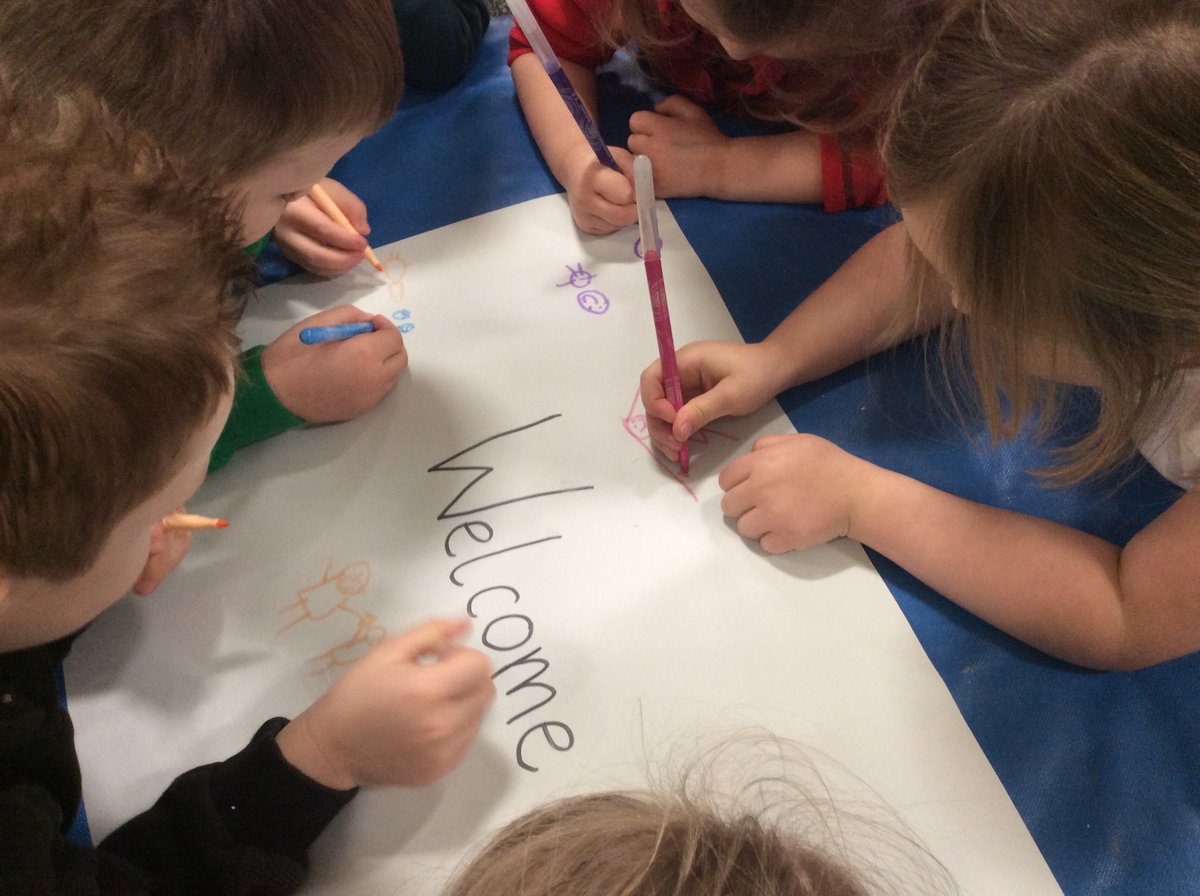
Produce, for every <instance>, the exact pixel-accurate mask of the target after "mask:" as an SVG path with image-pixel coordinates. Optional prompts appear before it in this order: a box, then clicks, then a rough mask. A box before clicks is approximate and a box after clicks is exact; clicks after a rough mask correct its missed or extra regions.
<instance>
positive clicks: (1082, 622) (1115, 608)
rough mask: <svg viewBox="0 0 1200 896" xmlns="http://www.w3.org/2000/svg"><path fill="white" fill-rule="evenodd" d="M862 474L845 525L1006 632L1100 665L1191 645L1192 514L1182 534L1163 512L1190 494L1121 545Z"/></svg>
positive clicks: (1195, 604) (1161, 656) (1132, 664)
mask: <svg viewBox="0 0 1200 896" xmlns="http://www.w3.org/2000/svg"><path fill="white" fill-rule="evenodd" d="M868 479H869V480H870V484H869V485H868V486H866V487H864V488H863V489H862V497H861V501H860V503H859V504H858V506H857V508H856V511H855V512H854V514H853V516H852V519H851V521H850V532H849V534H850V536H851V537H852V538H855V539H856V540H858V541H860V542H862V543H863V544H866V545H868V546H870V547H872V548H874V549H875V550H877V551H879V552H880V553H882V554H884V555H885V556H887V557H888V558H890V559H891V560H893V561H894V562H896V563H898V564H900V565H901V566H903V567H904V568H905V569H906V570H908V571H909V572H911V573H912V574H913V575H915V576H917V577H918V578H919V579H921V580H922V581H924V582H926V583H927V584H928V585H930V586H931V587H933V588H934V589H935V590H937V591H939V592H940V593H941V594H943V595H945V596H946V597H948V598H949V599H950V600H952V601H954V602H955V603H957V604H958V605H959V606H961V607H963V608H964V609H966V610H968V611H970V612H971V613H973V614H975V615H977V616H979V617H980V618H982V619H984V620H986V621H987V622H990V623H991V624H992V625H995V626H996V627H997V628H999V629H1001V630H1002V631H1005V632H1007V633H1008V634H1010V635H1012V636H1013V637H1015V638H1017V639H1019V640H1021V641H1024V642H1026V643H1028V644H1030V645H1032V646H1034V647H1036V648H1038V649H1039V650H1042V651H1045V652H1046V653H1048V654H1051V655H1052V656H1056V657H1059V658H1061V659H1064V660H1067V661H1069V662H1073V663H1077V664H1079V665H1082V666H1089V667H1093V668H1099V669H1130V668H1138V667H1141V666H1146V665H1150V664H1152V663H1156V662H1160V661H1163V660H1167V659H1172V658H1174V657H1177V656H1181V655H1183V654H1186V653H1190V652H1192V651H1194V650H1196V649H1198V648H1200V593H1198V592H1197V584H1196V583H1197V581H1198V579H1197V571H1198V570H1197V564H1196V561H1195V560H1194V559H1190V562H1189V560H1188V559H1186V558H1185V555H1187V554H1191V555H1194V554H1195V552H1196V551H1195V546H1196V545H1197V544H1200V541H1198V540H1197V539H1198V538H1200V523H1198V522H1194V521H1193V522H1192V523H1191V531H1190V533H1187V534H1189V535H1190V536H1191V537H1184V538H1180V537H1179V536H1180V535H1181V534H1183V533H1181V532H1180V531H1179V530H1178V528H1177V527H1176V526H1174V525H1173V521H1172V520H1171V519H1169V518H1168V517H1169V516H1171V515H1174V514H1178V515H1181V516H1182V515H1184V514H1188V515H1190V516H1191V517H1192V518H1193V519H1200V513H1197V510H1198V509H1200V507H1198V505H1200V500H1198V499H1195V498H1190V499H1189V498H1185V499H1184V501H1188V503H1189V504H1190V505H1191V506H1190V507H1187V508H1180V505H1178V504H1177V505H1176V507H1175V508H1172V509H1171V510H1169V511H1168V512H1167V514H1164V516H1163V517H1161V518H1160V520H1159V521H1156V522H1155V523H1154V524H1152V525H1151V527H1148V528H1147V529H1146V530H1144V531H1143V532H1142V533H1140V534H1139V535H1138V536H1137V537H1136V538H1135V539H1134V540H1133V541H1132V542H1131V543H1130V545H1129V546H1128V547H1127V548H1126V549H1125V551H1124V552H1122V550H1121V549H1120V548H1118V547H1116V546H1115V545H1113V544H1110V543H1109V542H1106V541H1103V540H1102V539H1099V538H1096V537H1094V536H1091V535H1088V534H1087V533H1084V532H1081V531H1078V530H1076V529H1071V528H1069V527H1067V526H1063V525H1059V524H1057V523H1052V522H1049V521H1046V520H1042V519H1038V518H1036V517H1031V516H1026V515H1024V514H1019V513H1014V512H1012V511H1007V510H1001V509H997V508H994V507H989V506H986V505H983V504H976V503H974V502H972V501H968V500H965V499H963V498H959V497H955V496H953V495H950V494H948V493H946V492H942V491H939V490H938V489H935V488H932V487H931V486H928V485H925V484H923V483H920V482H917V481H916V480H914V479H910V478H908V477H906V476H902V475H900V474H898V473H893V472H890V471H886V470H879V471H878V472H877V473H874V474H872V475H871V476H870V477H868ZM1180 504H1183V501H1181V502H1180ZM1155 527H1160V528H1164V529H1170V530H1172V536H1171V537H1170V538H1163V537H1162V532H1161V531H1159V532H1156V531H1154V529H1155ZM1172 554H1174V555H1175V556H1172ZM1181 571H1182V572H1181Z"/></svg>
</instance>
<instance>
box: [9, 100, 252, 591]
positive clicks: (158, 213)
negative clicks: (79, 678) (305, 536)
mask: <svg viewBox="0 0 1200 896" xmlns="http://www.w3.org/2000/svg"><path fill="white" fill-rule="evenodd" d="M0 153H2V155H3V158H4V165H3V166H0V572H2V573H3V574H4V575H16V576H32V577H38V578H44V579H51V580H63V579H67V578H70V577H73V576H76V575H79V574H81V573H83V572H84V571H86V570H87V569H88V568H89V567H90V566H91V564H92V563H93V562H94V560H95V558H96V556H97V555H98V553H99V551H100V549H101V547H102V546H103V544H104V542H105V540H106V539H107V538H108V536H109V533H110V532H111V530H112V528H113V527H114V526H115V525H116V524H117V522H119V521H120V520H121V518H122V517H124V516H125V515H126V514H127V513H128V512H129V511H130V510H132V509H133V508H134V507H136V506H137V505H138V504H140V503H141V502H142V501H144V500H145V499H146V498H148V497H149V496H150V495H152V494H154V493H155V492H156V491H157V490H158V489H160V488H161V487H162V486H163V484H165V483H166V482H167V481H168V480H169V479H170V477H171V476H173V475H174V474H175V473H176V472H177V470H178V469H179V466H180V463H181V458H180V453H181V451H183V449H184V448H185V446H186V445H187V444H188V442H189V440H190V439H192V438H193V437H194V435H195V433H196V432H197V431H199V430H200V429H201V428H202V427H203V426H204V425H205V424H206V423H207V422H208V421H209V420H210V419H211V417H212V415H213V413H214V412H215V411H216V408H217V405H218V402H219V401H220V399H221V398H222V397H223V396H224V395H226V394H227V393H228V391H229V390H230V388H231V386H232V377H233V372H234V366H233V365H234V361H235V359H236V357H237V351H238V339H237V336H236V333H235V331H234V324H235V321H236V319H237V317H238V315H239V313H240V311H241V306H242V304H243V303H244V300H245V294H246V293H245V290H246V288H247V284H248V282H249V280H248V278H249V275H250V263H249V260H248V259H247V258H246V256H245V255H244V254H242V253H241V251H240V250H239V248H238V245H237V242H236V240H235V239H234V234H235V233H236V229H237V225H236V221H235V220H234V218H233V216H232V213H231V210H230V209H229V208H227V207H226V206H225V205H223V204H222V203H221V202H220V201H218V200H217V199H215V198H213V197H214V190H213V188H212V185H211V184H190V183H187V182H184V181H183V180H181V178H180V177H179V176H178V175H177V174H176V173H175V171H174V170H173V169H172V168H171V167H170V165H168V164H166V163H164V162H163V161H162V158H161V157H160V155H159V154H158V153H157V152H156V151H155V149H154V148H153V146H152V145H151V144H150V143H149V142H148V141H146V140H142V139H139V138H137V137H131V136H128V135H126V134H124V133H123V131H122V129H121V128H120V127H118V125H117V122H116V121H115V120H114V119H113V118H112V116H110V115H108V114H106V113H105V112H104V110H103V109H102V108H101V106H100V105H99V104H98V103H96V102H95V101H94V100H93V99H92V98H90V97H87V96H85V95H81V94H76V95H64V96H60V97H58V98H56V100H55V101H54V102H53V103H50V104H45V103H41V102H39V103H36V104H33V105H32V106H31V107H27V108H21V107H19V106H18V105H17V104H14V103H13V102H12V101H11V97H7V96H6V97H5V98H4V99H3V100H0Z"/></svg>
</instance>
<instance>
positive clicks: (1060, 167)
mask: <svg viewBox="0 0 1200 896" xmlns="http://www.w3.org/2000/svg"><path fill="white" fill-rule="evenodd" d="M1198 98H1200V4H1197V3H1196V2H1186V3H1179V2H1171V0H1094V2H1089V3H1081V4H1046V3H1039V2H1035V0H989V2H987V3H983V2H981V0H972V2H970V3H968V4H967V5H966V7H965V8H964V9H963V10H962V11H961V13H960V14H959V15H957V16H956V17H955V18H954V19H953V21H952V22H951V23H950V24H948V25H947V27H946V29H945V31H944V33H942V34H941V36H940V38H939V39H938V41H937V43H936V44H935V46H934V48H933V49H932V50H931V52H930V53H929V55H928V57H927V58H926V59H924V60H923V62H922V63H921V64H920V65H919V67H918V68H917V71H916V74H915V76H914V78H913V79H912V81H911V83H910V84H909V85H908V86H907V88H906V89H905V90H904V92H903V94H902V95H901V97H900V99H899V102H898V105H897V109H896V113H895V121H894V123H893V124H892V125H891V127H890V129H889V131H888V133H887V139H886V142H885V144H884V153H883V156H884V160H885V162H886V163H887V166H888V170H889V178H890V183H891V188H892V191H893V196H894V198H895V199H896V200H897V201H898V203H899V205H900V206H901V209H902V211H903V213H904V222H903V224H899V225H896V226H894V227H892V228H890V229H889V230H887V231H884V232H883V233H882V234H881V235H880V236H878V237H876V238H875V239H874V240H872V241H871V242H870V243H868V244H867V245H866V246H865V247H864V248H863V249H862V250H860V252H859V253H858V254H857V255H855V256H854V257H853V258H851V259H850V260H849V261H848V262H847V263H846V265H845V266H844V267H843V268H842V270H841V271H839V272H838V273H837V274H835V275H834V277H833V278H831V279H830V280H829V281H828V282H827V283H826V284H825V285H824V286H822V287H821V288H820V289H818V290H817V291H816V292H815V293H813V295H812V296H810V297H809V298H807V299H806V300H805V301H804V302H803V303H802V304H801V305H800V306H799V307H798V308H797V309H796V310H795V311H794V312H793V313H792V314H791V315H789V316H788V318H786V319H785V320H784V321H783V322H782V323H781V324H780V325H779V327H778V328H777V329H776V330H775V331H774V332H773V333H772V334H771V335H770V336H768V337H767V339H766V340H764V341H763V342H762V343H760V344H756V345H745V346H743V345H733V344H726V343H716V342H708V343H705V342H701V343H696V344H694V345H690V346H687V347H685V348H683V349H682V350H681V351H680V353H679V369H680V374H681V376H682V378H683V381H684V388H685V393H686V395H687V397H688V398H689V400H688V401H687V403H686V404H685V405H684V407H683V408H681V409H680V411H679V412H678V413H675V412H674V411H673V410H672V408H671V406H670V403H669V402H667V401H666V400H665V398H664V397H663V388H662V382H661V374H660V372H659V368H658V365H652V366H651V367H650V368H648V369H647V370H646V372H645V373H644V374H643V377H642V395H643V399H644V401H645V404H646V409H647V415H648V417H649V418H653V419H651V421H650V422H651V437H652V439H653V440H654V443H655V444H656V445H657V446H658V448H659V449H660V450H662V451H664V452H665V453H666V454H667V455H668V456H671V457H674V456H676V455H677V452H678V449H679V445H680V444H681V442H682V440H683V439H686V438H688V437H689V436H690V435H691V434H692V433H694V432H695V431H696V430H697V429H698V428H699V427H700V426H702V425H704V424H706V423H708V422H709V421H711V420H713V419H715V418H717V417H719V416H721V415H723V414H731V413H732V414H738V413H745V412H748V411H750V410H752V409H753V408H756V407H758V406H760V405H761V404H762V403H763V402H765V401H767V400H769V399H770V397H771V396H772V395H775V394H777V393H779V392H781V391H783V390H784V389H786V388H788V387H789V386H791V385H794V384H797V383H801V382H805V381H809V380H812V379H815V378H818V377H820V376H823V375H825V374H827V373H831V372H833V371H834V370H837V369H839V368H840V367H842V366H845V365H846V364H848V363H850V362H852V361H854V360H857V359H860V358H863V357H866V356H867V355H869V354H871V353H873V352H875V351H878V350H880V349H883V348H885V347H887V346H888V345H892V344H895V343H896V342H898V341H899V340H900V339H901V338H902V337H904V336H908V335H914V334H916V333H919V332H922V331H924V330H929V329H931V328H933V327H934V326H937V325H939V324H943V323H944V324H946V327H945V328H944V330H943V334H944V342H945V348H946V349H947V350H949V351H950V355H949V358H950V360H951V362H952V364H953V362H954V361H955V360H958V361H961V362H962V363H964V364H966V365H968V367H969V370H970V371H971V373H972V374H973V377H974V380H975V383H976V384H977V385H978V394H979V397H980V400H981V405H982V409H983V411H984V413H985V416H986V419H987V421H988V423H989V425H990V427H991V430H992V432H993V434H994V436H995V437H996V438H1001V437H1010V436H1012V435H1013V434H1014V433H1015V432H1016V431H1017V430H1018V428H1020V427H1022V426H1023V425H1024V424H1026V423H1027V422H1028V421H1029V419H1030V418H1031V416H1032V415H1033V414H1034V412H1037V413H1038V414H1040V418H1039V420H1038V429H1039V431H1040V432H1041V434H1042V435H1046V434H1048V433H1050V432H1051V431H1052V430H1053V428H1054V425H1055V422H1056V420H1057V419H1058V418H1059V417H1060V416H1061V414H1060V413H1059V412H1060V411H1061V409H1062V391H1061V390H1062V384H1064V383H1065V384H1081V385H1085V386H1091V387H1093V388H1094V389H1095V392H1096V395H1097V396H1098V398H1099V416H1098V419H1097V421H1096V422H1095V425H1094V427H1093V428H1092V429H1091V431H1090V432H1088V433H1087V434H1086V435H1085V436H1084V437H1082V438H1081V439H1079V440H1077V441H1076V442H1074V443H1073V444H1070V445H1067V446H1065V447H1062V448H1061V449H1056V450H1057V457H1058V459H1059V460H1060V461H1061V466H1060V467H1059V468H1058V469H1055V470H1053V471H1051V472H1050V477H1051V479H1053V480H1057V481H1060V482H1066V483H1072V482H1078V481H1080V480H1082V479H1084V478H1087V477H1092V476H1094V475H1096V474H1099V473H1102V472H1104V471H1109V470H1113V469H1114V468H1115V467H1117V466H1118V465H1119V464H1120V463H1122V462H1123V461H1127V460H1129V459H1130V458H1132V457H1133V456H1135V455H1136V454H1137V452H1138V451H1139V450H1140V451H1141V452H1142V453H1143V454H1144V455H1145V457H1146V458H1147V459H1148V460H1149V461H1150V463H1152V464H1153V465H1154V466H1155V467H1156V468H1157V469H1158V470H1159V471H1160V472H1162V473H1163V474H1164V475H1165V476H1166V477H1167V478H1169V479H1172V480H1174V481H1175V482H1177V483H1178V484H1180V485H1182V486H1184V487H1187V488H1190V489H1191V491H1188V492H1187V493H1186V494H1184V495H1183V496H1182V497H1180V498H1179V500H1178V501H1177V502H1176V503H1175V504H1174V505H1173V506H1172V507H1170V508H1169V509H1167V510H1166V511H1165V512H1164V513H1163V514H1162V515H1161V516H1159V517H1158V518H1157V519H1155V520H1154V521H1153V522H1151V523H1150V524H1149V525H1147V526H1146V527H1145V528H1144V529H1143V530H1142V531H1141V532H1139V533H1138V534H1137V535H1135V536H1134V537H1133V538H1132V539H1131V540H1130V541H1129V542H1128V544H1126V545H1125V546H1124V547H1119V546H1117V545H1115V544H1112V543H1109V542H1107V541H1104V540H1102V539H1100V538H1097V537H1094V536H1092V535H1090V534H1087V533H1085V532H1082V531H1078V530H1075V529H1072V528H1069V527H1066V526H1062V525H1058V524H1055V523H1051V522H1049V521H1046V520H1042V519H1037V518H1033V517H1030V516H1026V515H1023V514H1018V513H1013V512H1009V511H1006V510H1003V509H999V508H995V507H989V506H984V505H980V504H977V503H974V502H971V501H968V500H965V499H962V498H959V497H957V496H954V495H951V494H947V493H944V492H941V491H939V490H937V489H934V488H931V487H929V486H926V485H924V484H923V483H921V482H917V481H915V480H913V479H910V478H908V477H906V476H902V475H899V474H897V473H893V472H891V471H889V470H885V469H882V468H880V467H877V466H874V465H872V464H870V463H867V462H865V461H863V460H860V459H859V458H856V457H853V456H851V455H850V454H848V453H846V452H845V451H843V450H841V449H840V448H838V447H837V446H835V445H833V444H830V443H829V442H827V441H825V440H823V439H820V438H817V437H815V436H811V435H796V436H771V437H766V438H763V439H760V440H759V441H758V442H756V443H755V446H754V450H753V451H752V452H751V453H750V454H749V455H746V456H744V457H741V458H738V459H736V460H735V461H733V462H732V463H731V464H729V465H728V466H727V467H726V468H725V469H724V470H723V471H722V473H721V477H720V484H721V486H722V488H723V489H725V491H726V494H725V497H724V499H723V501H722V509H723V510H724V512H725V513H726V514H727V515H728V516H731V517H735V518H737V520H738V529H739V531H740V532H741V533H742V534H743V535H745V536H746V537H748V538H753V539H756V540H758V541H759V542H760V543H761V544H762V546H763V548H764V549H766V550H767V551H770V552H782V551H789V550H800V549H804V548H806V547H808V546H810V545H814V544H819V543H821V542H825V541H828V540H830V539H833V538H837V537H839V536H849V537H851V538H854V539H856V540H858V541H861V542H862V543H864V544H866V545H869V546H870V547H872V548H874V549H875V550H878V551H879V552H880V553H882V554H884V555H886V556H887V557H889V558H890V559H892V560H893V561H895V562H896V563H898V564H900V565H901V566H903V567H905V568H906V569H907V570H908V571H909V572H911V573H913V574H914V575H916V576H918V577H919V578H921V579H922V580H923V581H925V582H926V583H928V584H929V585H930V586H932V587H933V588H934V589H936V590H937V591H939V592H941V593H942V594H944V595H945V596H946V597H948V598H950V599H951V600H953V601H954V602H956V603H958V604H960V605H961V606H963V607H964V608H966V609H967V610H969V611H971V612H973V613H975V614H977V615H978V616H980V617H982V618H983V619H985V620H987V621H988V622H990V623H992V624H993V625H995V626H997V627H998V628H1000V629H1002V630H1004V631H1006V632H1008V633H1009V634H1011V635H1013V636H1014V637H1017V638H1019V639H1021V640H1023V641H1026V642H1027V643H1029V644H1032V645H1033V646H1035V647H1037V648H1039V649H1041V650H1044V651H1046V652H1047V653H1050V654H1053V655H1055V656H1058V657H1061V658H1063V659H1066V660H1069V661H1071V662H1075V663H1078V664H1081V665H1085V666H1094V667H1098V668H1109V669H1129V668H1135V667H1140V666H1145V665H1149V664H1152V663H1156V662H1160V661H1163V660H1167V659H1171V658H1173V657H1178V656H1181V655H1183V654H1187V653H1190V652H1192V651H1195V650H1197V649H1198V648H1200V560H1198V559H1197V558H1198V557H1200V552H1197V550H1196V546H1197V545H1198V544H1200V513H1198V510H1200V503H1198V502H1200V492H1198V491H1197V490H1196V489H1195V487H1194V486H1195V485H1196V482H1197V477H1198V476H1200V385H1198V384H1200V253H1197V251H1196V246H1197V240H1198V239H1200V189H1198V188H1197V186H1198V184H1200V103H1198ZM910 242H911V247H912V250H911V251H910V250H909V249H908V248H906V247H908V246H909V244H910ZM906 282H908V283H910V284H915V292H916V294H917V300H916V306H915V311H914V309H913V300H912V298H911V296H912V293H913V292H914V290H913V289H909V290H906V289H905V288H904V284H905V283H906ZM956 348H965V349H966V350H967V354H966V355H965V356H964V355H962V354H961V353H958V352H955V351H954V349H956ZM951 369H952V368H951Z"/></svg>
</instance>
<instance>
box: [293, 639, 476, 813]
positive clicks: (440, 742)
mask: <svg viewBox="0 0 1200 896" xmlns="http://www.w3.org/2000/svg"><path fill="white" fill-rule="evenodd" d="M468 626H469V623H468V622H467V621H466V620H446V619H434V620H431V621H429V622H427V623H425V624H424V625H422V626H419V627H417V628H415V629H412V630H410V631H408V632H405V633H404V634H402V635H397V636H396V637H394V638H389V639H388V640H386V641H384V642H383V643H381V644H380V645H379V646H378V647H376V648H375V649H374V650H372V651H371V652H370V653H368V654H367V655H366V656H364V657H363V658H362V659H360V660H359V661H358V662H356V663H355V664H354V665H353V666H351V667H350V668H349V669H348V670H347V671H346V674H345V675H343V676H342V677H341V678H340V679H338V681H337V682H336V683H334V685H333V686H332V687H331V688H330V689H329V690H328V691H326V692H325V693H324V694H323V695H322V696H321V697H319V698H318V699H317V701H316V702H315V703H314V704H313V705H312V706H310V707H309V708H308V709H306V710H305V711H304V712H302V713H301V714H300V715H299V716H297V717H296V718H295V719H294V720H293V721H292V722H290V723H289V724H288V725H286V726H285V727H284V728H283V730H282V731H280V732H279V734H278V735H276V740H277V742H278V743H279V748H280V750H281V751H282V752H283V755H284V756H285V757H286V758H287V760H288V761H289V762H290V763H291V764H292V765H293V766H295V767H296V768H298V769H299V770H300V771H302V772H304V773H305V774H306V775H308V776H309V777H310V778H313V779H314V780H316V781H318V782H320V783H322V784H325V785H326V786H328V787H334V788H337V789H339V790H345V789H348V788H350V787H356V786H359V785H362V784H390V785H400V786H407V787H415V786H419V785H422V784H429V783H431V782H433V781H436V780H437V779H438V778H441V777H442V776H444V775H446V774H448V773H449V772H450V771H451V770H452V769H453V768H454V767H455V766H457V765H458V764H459V763H460V762H462V760H463V759H464V758H466V755H467V751H468V750H469V749H470V746H471V741H472V740H474V738H475V734H476V732H477V731H478V730H479V722H480V719H481V718H482V717H483V713H484V710H486V709H487V708H488V706H489V705H490V704H491V702H492V700H493V698H494V697H495V696H496V686H495V685H494V684H493V683H492V678H491V663H490V662H489V660H488V658H487V657H486V656H484V655H483V654H482V653H480V652H479V651H478V650H474V649H471V648H467V647H463V646H462V645H461V644H459V643H458V639H459V638H461V637H462V636H463V635H464V634H465V633H466V630H467V628H468Z"/></svg>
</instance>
